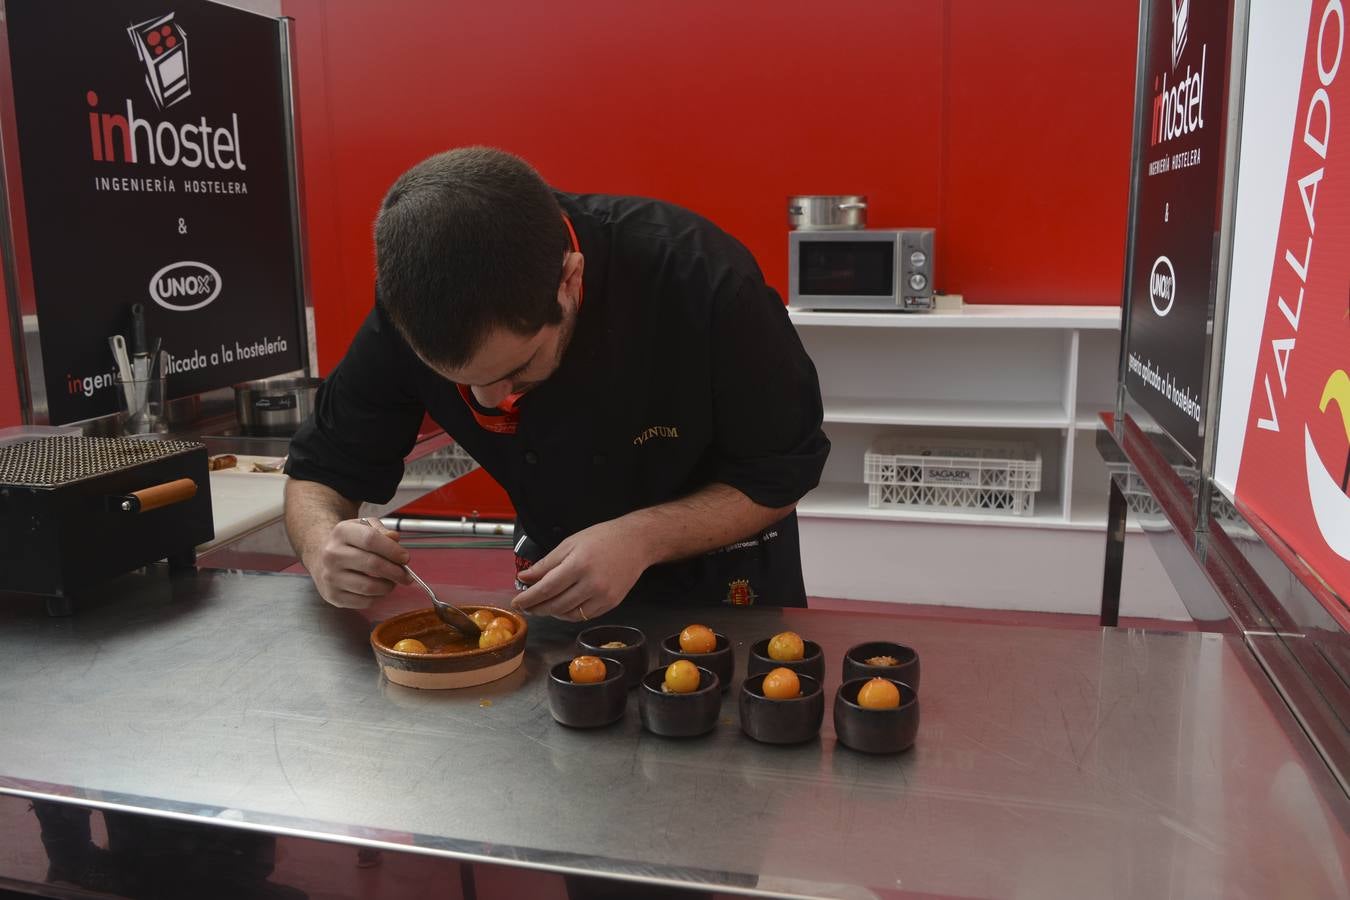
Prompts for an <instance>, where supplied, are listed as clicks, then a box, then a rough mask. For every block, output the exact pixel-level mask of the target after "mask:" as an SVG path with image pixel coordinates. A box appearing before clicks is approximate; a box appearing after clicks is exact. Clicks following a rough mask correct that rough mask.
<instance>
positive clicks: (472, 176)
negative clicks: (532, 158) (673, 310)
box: [375, 147, 571, 367]
mask: <svg viewBox="0 0 1350 900" xmlns="http://www.w3.org/2000/svg"><path fill="white" fill-rule="evenodd" d="M570 248H571V242H570V239H569V236H568V232H567V226H566V225H565V224H564V222H563V219H562V209H561V208H560V207H559V206H558V201H557V200H556V199H555V198H554V196H553V192H552V190H550V189H549V186H548V185H547V184H545V183H544V180H543V179H542V178H540V177H539V173H538V172H536V171H535V170H534V169H533V168H531V166H530V164H529V163H527V162H525V160H523V159H521V158H520V157H518V156H513V155H511V154H510V153H506V152H505V151H502V150H496V149H493V148H491V147H462V148H459V149H456V150H450V151H448V152H446V153H438V154H437V155H435V156H433V157H431V158H429V159H425V160H423V161H422V162H420V163H418V164H417V165H415V166H413V167H412V168H411V169H409V170H408V171H406V172H404V173H403V174H402V175H400V176H399V178H398V180H397V181H395V182H394V186H393V187H391V188H390V189H389V193H388V194H387V195H386V196H385V198H384V202H383V203H382V204H381V205H380V212H379V215H378V216H377V217H376V219H375V268H376V290H377V297H378V301H379V303H380V304H381V305H382V306H383V307H384V309H385V311H386V312H387V313H388V315H389V317H390V319H392V320H393V322H394V326H395V327H396V328H397V329H398V330H399V333H400V334H402V335H403V338H404V339H405V340H406V341H407V342H408V343H409V344H411V345H412V347H413V348H414V349H415V350H416V351H417V352H418V353H419V354H421V356H422V357H423V358H424V359H426V360H427V361H428V362H432V363H436V364H439V365H445V366H450V367H459V366H462V365H464V364H465V363H467V362H468V361H469V360H470V359H471V358H472V357H473V354H474V353H475V352H476V351H477V350H478V348H479V346H480V345H481V343H482V341H483V339H484V338H486V337H487V335H488V334H489V332H491V331H492V330H493V329H494V328H500V327H505V328H508V329H510V330H511V331H514V332H515V333H517V334H522V335H531V334H534V333H535V332H536V331H538V330H539V329H540V328H542V327H544V326H545V325H553V324H556V323H557V322H559V321H560V320H561V319H562V308H561V307H560V306H559V305H558V285H559V283H560V282H561V279H562V262H563V253H564V252H565V251H566V250H568V249H570Z"/></svg>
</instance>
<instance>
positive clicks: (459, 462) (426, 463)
mask: <svg viewBox="0 0 1350 900" xmlns="http://www.w3.org/2000/svg"><path fill="white" fill-rule="evenodd" d="M476 468H478V463H477V462H476V461H475V460H474V458H473V457H472V456H470V455H469V454H468V453H466V452H465V451H464V448H463V447H461V446H460V445H459V444H451V445H450V446H448V447H443V448H441V449H440V450H437V451H436V452H434V453H429V454H427V455H426V456H424V457H422V458H421V459H418V460H414V461H413V462H410V463H408V465H407V466H406V467H405V468H404V470H403V481H402V482H401V485H402V486H403V487H426V488H438V487H440V486H441V485H444V484H449V483H450V482H452V481H454V480H455V479H456V478H459V477H461V476H463V475H467V474H469V473H470V472H472V471H473V470H474V469H476Z"/></svg>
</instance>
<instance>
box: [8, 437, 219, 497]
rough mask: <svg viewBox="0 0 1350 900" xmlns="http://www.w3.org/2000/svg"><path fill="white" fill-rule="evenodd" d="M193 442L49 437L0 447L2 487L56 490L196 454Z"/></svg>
mask: <svg viewBox="0 0 1350 900" xmlns="http://www.w3.org/2000/svg"><path fill="white" fill-rule="evenodd" d="M202 446H203V445H202V444H198V443H195V442H193V441H141V440H129V439H127V438H97V437H74V436H68V437H50V438H39V439H38V440H34V441H23V442H21V443H16V444H6V445H3V446H0V484H13V485H24V486H26V487H56V486H57V485H62V484H69V483H71V482H73V481H80V480H82V479H85V478H92V477H94V476H95V475H105V474H107V473H109V472H116V471H119V470H121V469H130V468H134V467H136V466H139V465H142V464H144V463H148V462H151V461H153V460H156V459H163V458H164V457H166V456H175V455H177V454H179V453H184V452H186V451H189V450H196V449H198V448H199V447H202Z"/></svg>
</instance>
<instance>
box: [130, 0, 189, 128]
mask: <svg viewBox="0 0 1350 900" xmlns="http://www.w3.org/2000/svg"><path fill="white" fill-rule="evenodd" d="M127 35H128V36H129V37H130V38H131V43H132V44H133V45H135V47H136V56H137V57H138V58H139V59H140V61H141V62H142V63H143V64H144V65H145V86H146V87H147V88H148V89H149V90H150V96H151V97H153V98H154V101H155V106H157V107H159V108H160V109H161V110H163V109H168V108H169V107H170V106H173V105H174V104H175V103H179V102H181V101H183V100H186V99H187V98H188V97H190V96H191V95H192V86H191V84H190V83H189V81H188V52H187V32H186V31H184V30H183V26H181V25H179V24H177V23H176V22H174V20H173V13H169V14H168V15H167V16H160V17H159V18H158V19H148V20H146V21H144V22H142V23H140V24H139V25H132V26H131V27H130V28H128V29H127Z"/></svg>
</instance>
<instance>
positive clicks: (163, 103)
mask: <svg viewBox="0 0 1350 900" xmlns="http://www.w3.org/2000/svg"><path fill="white" fill-rule="evenodd" d="M1188 2H1189V0H1188ZM127 35H128V36H129V37H130V38H131V43H132V45H133V46H135V48H136V56H137V57H138V58H139V59H140V61H141V62H142V63H143V64H144V65H145V86H146V88H147V89H149V91H150V96H151V97H152V98H153V99H154V101H155V106H157V107H158V108H159V109H168V108H169V107H170V106H173V105H174V104H175V103H179V102H181V101H183V100H186V99H187V98H188V97H190V96H191V95H192V85H191V82H189V81H188V53H187V32H186V31H184V30H183V26H181V25H179V24H177V23H176V22H174V20H173V13H169V14H168V15H167V16H160V17H159V18H158V19H148V20H146V21H144V22H142V23H140V24H139V25H132V26H131V27H130V28H128V29H127Z"/></svg>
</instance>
